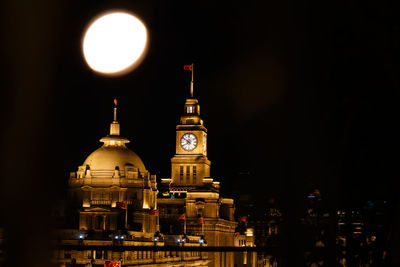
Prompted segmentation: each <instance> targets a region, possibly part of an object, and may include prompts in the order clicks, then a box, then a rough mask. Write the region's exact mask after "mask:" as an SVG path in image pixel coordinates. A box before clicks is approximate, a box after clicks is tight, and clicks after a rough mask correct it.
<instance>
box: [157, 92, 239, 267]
mask: <svg viewBox="0 0 400 267" xmlns="http://www.w3.org/2000/svg"><path fill="white" fill-rule="evenodd" d="M175 148H176V153H175V155H174V157H173V158H172V159H171V177H170V178H164V179H161V183H162V185H161V189H160V191H161V192H160V197H159V198H158V200H157V201H158V207H159V210H160V225H161V232H165V233H169V234H182V233H184V234H191V235H201V236H204V239H205V241H206V242H207V244H208V245H209V246H234V232H235V227H236V225H237V223H236V222H235V220H234V201H233V199H229V198H223V197H221V195H220V193H219V188H220V183H219V182H218V181H216V180H215V179H214V178H211V177H210V165H211V162H210V161H209V160H208V158H207V129H206V128H205V127H204V124H203V120H202V119H201V117H200V105H199V103H198V100H197V99H195V98H193V91H191V97H190V98H187V99H186V102H185V105H184V112H183V114H182V116H181V118H180V123H179V124H178V125H177V126H176V143H175ZM182 214H184V216H183V217H184V219H182V220H178V219H179V217H180V216H182ZM209 258H210V260H211V261H210V265H209V266H233V265H234V257H233V252H224V253H218V252H210V253H209Z"/></svg>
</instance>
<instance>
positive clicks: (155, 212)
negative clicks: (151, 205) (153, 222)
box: [149, 210, 158, 216]
mask: <svg viewBox="0 0 400 267" xmlns="http://www.w3.org/2000/svg"><path fill="white" fill-rule="evenodd" d="M149 214H150V215H154V216H158V210H151V211H150V212H149Z"/></svg>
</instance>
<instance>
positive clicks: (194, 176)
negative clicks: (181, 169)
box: [193, 166, 197, 184]
mask: <svg viewBox="0 0 400 267" xmlns="http://www.w3.org/2000/svg"><path fill="white" fill-rule="evenodd" d="M196 180H197V170H196V166H193V183H194V184H195V183H196Z"/></svg>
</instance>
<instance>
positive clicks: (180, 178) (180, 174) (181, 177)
mask: <svg viewBox="0 0 400 267" xmlns="http://www.w3.org/2000/svg"><path fill="white" fill-rule="evenodd" d="M179 182H180V183H181V184H183V166H180V168H179Z"/></svg>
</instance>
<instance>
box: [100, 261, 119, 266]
mask: <svg viewBox="0 0 400 267" xmlns="http://www.w3.org/2000/svg"><path fill="white" fill-rule="evenodd" d="M104 267H121V262H119V261H106V262H105V263H104Z"/></svg>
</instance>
